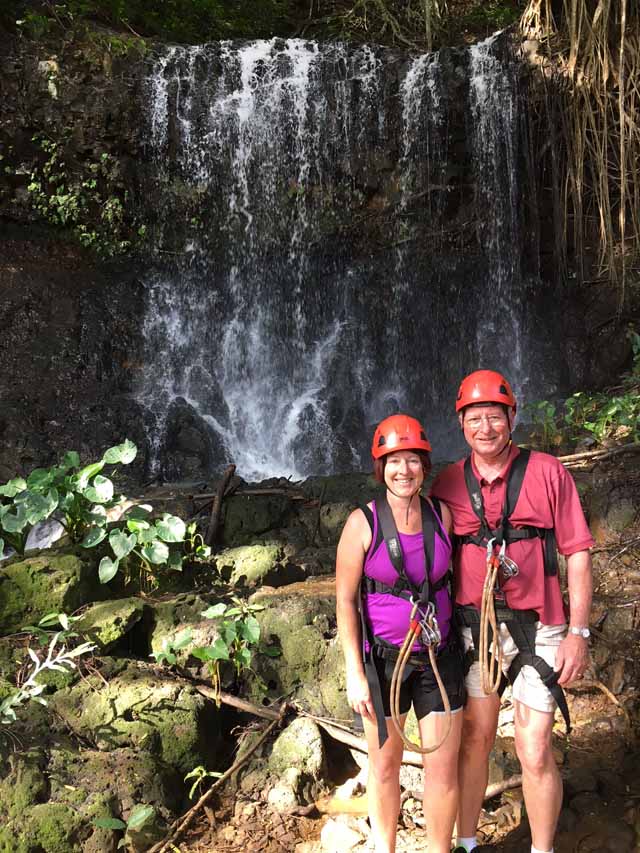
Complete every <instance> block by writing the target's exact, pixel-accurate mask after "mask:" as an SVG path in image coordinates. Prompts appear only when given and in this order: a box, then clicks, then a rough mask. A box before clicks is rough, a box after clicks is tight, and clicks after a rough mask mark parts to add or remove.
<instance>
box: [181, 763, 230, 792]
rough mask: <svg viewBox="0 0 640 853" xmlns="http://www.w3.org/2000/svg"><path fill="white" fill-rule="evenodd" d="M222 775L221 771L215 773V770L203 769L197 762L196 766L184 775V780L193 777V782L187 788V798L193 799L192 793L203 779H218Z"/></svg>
mask: <svg viewBox="0 0 640 853" xmlns="http://www.w3.org/2000/svg"><path fill="white" fill-rule="evenodd" d="M221 776H222V773H217V772H216V771H215V770H205V769H204V767H203V766H202V764H199V765H198V767H194V768H193V770H191V771H190V772H189V773H187V775H186V776H185V777H184V781H185V782H186V781H187V780H188V779H194V780H195V781H194V783H193V784H192V785H191V788H190V789H189V799H190V800H191V799H193V795H194V793H195V791H196V788H198V787H199V786H200V785H202V783H203V782H204V780H205V779H219V778H220V777H221Z"/></svg>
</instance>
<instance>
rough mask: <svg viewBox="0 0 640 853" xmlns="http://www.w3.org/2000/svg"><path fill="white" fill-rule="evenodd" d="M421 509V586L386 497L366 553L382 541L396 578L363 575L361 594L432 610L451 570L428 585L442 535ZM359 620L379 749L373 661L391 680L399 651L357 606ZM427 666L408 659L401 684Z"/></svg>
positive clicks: (382, 728) (428, 511)
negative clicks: (412, 575)
mask: <svg viewBox="0 0 640 853" xmlns="http://www.w3.org/2000/svg"><path fill="white" fill-rule="evenodd" d="M434 506H436V501H434ZM420 508H421V513H422V536H423V541H424V552H425V576H424V581H423V582H422V584H421V585H420V586H417V585H416V584H414V583H413V582H412V581H411V580H410V578H409V577H408V576H407V573H406V570H405V565H404V556H403V554H402V547H401V545H400V536H399V534H398V528H397V527H396V523H395V520H394V518H393V513H392V511H391V507H390V506H389V503H388V501H387V499H386V496H385V497H384V498H382V499H381V500H376V510H377V514H378V539H377V541H376V542H374V543H372V546H371V548H370V551H369V553H371V554H373V553H374V552H375V551H376V550H377V548H378V547H379V545H381V544H382V541H384V543H385V545H386V548H387V552H388V554H389V559H390V560H391V563H392V565H393V567H394V569H395V571H396V573H397V575H398V578H397V580H396V582H395V583H394V585H393V586H390V585H388V584H384V583H382V582H380V581H376V580H374V579H373V578H370V577H367V575H363V578H362V582H361V595H364V594H366V593H368V592H382V593H386V594H388V595H395V596H397V597H398V598H404V599H406V600H411V599H412V598H413V600H414V601H419V602H420V603H421V604H424V605H427V604H428V603H429V602H431V603H433V605H434V607H435V593H436V592H437V591H438V590H440V589H443V588H444V587H445V586H447V585H448V584H450V580H451V573H450V571H447V572H446V573H445V574H444V575H443V577H442V578H439V579H438V581H437V582H436V583H435V584H434V583H430V582H429V574H430V572H431V568H432V566H433V560H434V554H435V537H436V535H440V536H442V533H441V531H440V525H439V524H438V521H437V519H436V516H435V512H434V510H433V509H432V508H431V506H430V504H429V502H428V501H427V500H425V499H424V498H423V497H421V498H420ZM361 509H362V511H363V512H364V514H365V516H366V518H367V521H368V522H369V526H370V527H371V531H372V532H373V529H374V523H373V522H374V519H373V513H372V511H371V510H370V509H369V507H368V506H362V507H361ZM439 509H440V507H439V504H438V505H437V506H436V510H437V511H438V516H440V511H439ZM360 621H361V625H362V654H363V660H364V671H365V675H366V677H367V682H368V684H369V690H370V692H371V701H372V703H373V708H374V711H375V713H376V721H377V724H378V743H379V745H380V748H382V747H383V746H384V744H385V742H386V740H387V738H388V734H387V727H386V721H385V715H384V703H383V700H382V688H381V686H380V679H379V677H378V670H377V667H376V658H379V659H382V660H384V661H385V662H386V663H385V674H386V675H387V676H388V677H390V676H391V672H392V671H393V668H394V665H395V661H396V660H397V658H398V654H399V651H400V649H399V648H398V647H397V646H394V645H392V644H391V643H388V642H386V641H385V640H383V639H381V638H380V637H376V636H375V635H374V633H373V631H372V630H371V627H370V626H369V625H368V623H367V622H366V620H365V618H364V608H363V607H362V606H361V607H360ZM365 641H366V642H368V644H369V650H368V651H367V650H366V646H365ZM443 651H445V650H443ZM428 665H429V655H428V654H427V653H426V652H425V653H424V654H422V653H419V654H415V653H414V654H412V655H411V657H410V658H409V660H408V663H407V666H406V667H405V670H404V674H403V681H404V680H406V679H407V678H408V677H409V675H410V674H411V673H412V672H413V671H414V670H415V669H418V668H424V667H425V666H428ZM439 699H440V696H439V695H438V694H437V693H434V697H433V704H434V707H435V706H436V705H437V703H438V701H439Z"/></svg>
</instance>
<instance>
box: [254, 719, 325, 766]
mask: <svg viewBox="0 0 640 853" xmlns="http://www.w3.org/2000/svg"><path fill="white" fill-rule="evenodd" d="M267 766H268V767H269V770H270V772H271V773H273V774H274V775H275V776H280V775H282V774H283V773H284V772H285V770H288V769H289V768H290V767H295V768H296V769H297V770H300V772H301V773H302V774H304V775H305V776H308V777H310V778H312V779H319V778H320V777H321V775H322V774H323V772H324V770H325V769H326V755H325V750H324V745H323V742H322V735H321V734H320V729H319V728H318V726H317V725H316V723H314V722H313V720H310V719H309V718H307V717H297V718H296V719H295V720H293V722H292V723H291V724H290V725H289V726H287V728H286V729H285V730H284V731H283V732H282V734H280V735H279V736H278V738H277V739H276V741H275V743H274V744H273V749H272V750H271V755H270V756H269V759H268V761H267Z"/></svg>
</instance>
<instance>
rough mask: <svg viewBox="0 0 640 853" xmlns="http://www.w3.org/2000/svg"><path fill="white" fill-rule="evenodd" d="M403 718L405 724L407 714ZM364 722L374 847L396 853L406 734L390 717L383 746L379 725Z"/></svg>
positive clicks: (383, 852)
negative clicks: (402, 733)
mask: <svg viewBox="0 0 640 853" xmlns="http://www.w3.org/2000/svg"><path fill="white" fill-rule="evenodd" d="M401 720H402V725H403V726H404V722H405V720H406V715H404V716H403V717H402V718H401ZM363 723H364V733H365V735H366V738H367V748H368V752H369V777H368V781H367V804H368V807H369V821H370V822H371V834H372V837H373V839H374V843H375V848H374V849H375V853H394V851H395V849H396V833H397V830H398V815H399V813H400V765H401V763H402V748H403V747H402V738H401V737H400V735H399V734H398V733H397V732H396V730H395V728H394V727H393V724H392V723H391V720H387V731H388V733H389V737H388V739H387V740H386V741H385V744H384V746H383V747H382V749H380V747H379V745H378V727H377V725H374V724H373V723H371V722H369V720H366V719H363Z"/></svg>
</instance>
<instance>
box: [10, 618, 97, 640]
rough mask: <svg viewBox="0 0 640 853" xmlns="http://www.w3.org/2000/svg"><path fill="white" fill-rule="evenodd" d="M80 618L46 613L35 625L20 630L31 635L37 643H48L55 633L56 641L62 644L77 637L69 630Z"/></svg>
mask: <svg viewBox="0 0 640 853" xmlns="http://www.w3.org/2000/svg"><path fill="white" fill-rule="evenodd" d="M81 618H82V617H81V616H68V615H67V614H66V613H55V612H54V613H47V615H46V616H43V617H42V619H40V621H39V622H38V624H37V625H25V626H24V628H23V629H22V630H23V631H25V632H26V633H28V634H33V635H34V636H35V637H36V639H37V640H38V642H39V643H46V642H48V640H49V637H50V636H51V634H52V633H55V634H56V636H57V637H58V640H59V641H61V642H63V643H64V642H66V641H67V640H70V639H72V638H74V637H77V636H78V635H77V634H76V633H75V631H71V630H70V628H71V626H72V625H73V623H74V622H78V621H79V620H80V619H81ZM58 626H59V627H58Z"/></svg>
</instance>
